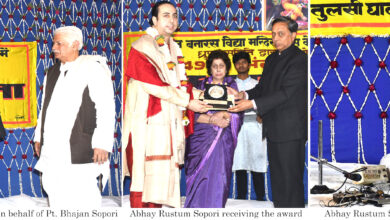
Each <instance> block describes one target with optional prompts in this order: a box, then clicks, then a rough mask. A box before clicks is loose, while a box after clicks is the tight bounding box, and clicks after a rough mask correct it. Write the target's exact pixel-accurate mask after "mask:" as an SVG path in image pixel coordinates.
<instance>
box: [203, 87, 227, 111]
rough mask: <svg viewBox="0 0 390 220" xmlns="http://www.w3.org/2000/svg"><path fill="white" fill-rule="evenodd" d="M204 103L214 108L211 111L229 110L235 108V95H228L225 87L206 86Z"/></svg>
mask: <svg viewBox="0 0 390 220" xmlns="http://www.w3.org/2000/svg"><path fill="white" fill-rule="evenodd" d="M203 101H205V102H206V103H207V104H208V105H211V106H213V107H212V108H210V110H227V109H228V108H230V107H233V106H234V95H228V93H227V88H226V86H225V85H215V84H206V85H205V91H204V100H203Z"/></svg>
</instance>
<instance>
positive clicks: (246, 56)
mask: <svg viewBox="0 0 390 220" xmlns="http://www.w3.org/2000/svg"><path fill="white" fill-rule="evenodd" d="M241 59H246V61H247V62H248V63H249V64H250V63H251V56H249V53H247V52H245V51H240V52H238V53H235V54H234V55H233V63H234V64H236V63H237V62H238V61H239V60H241Z"/></svg>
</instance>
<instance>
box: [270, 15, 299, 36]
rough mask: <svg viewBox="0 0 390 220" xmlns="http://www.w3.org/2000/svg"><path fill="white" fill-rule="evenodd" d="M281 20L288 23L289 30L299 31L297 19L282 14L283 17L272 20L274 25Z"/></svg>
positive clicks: (292, 31)
mask: <svg viewBox="0 0 390 220" xmlns="http://www.w3.org/2000/svg"><path fill="white" fill-rule="evenodd" d="M279 22H284V23H286V24H287V27H288V30H289V31H290V32H291V33H294V32H297V31H298V24H297V22H296V21H294V20H293V19H291V18H290V17H287V16H282V17H277V18H275V19H274V20H273V21H272V27H273V26H274V24H276V23H279Z"/></svg>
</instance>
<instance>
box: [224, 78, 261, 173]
mask: <svg viewBox="0 0 390 220" xmlns="http://www.w3.org/2000/svg"><path fill="white" fill-rule="evenodd" d="M236 82H237V86H238V90H239V91H245V90H249V89H252V88H253V87H255V86H256V85H257V83H258V81H257V80H255V79H253V78H251V77H248V78H247V79H245V80H241V79H239V78H237V79H236ZM256 117H257V115H256V112H255V111H254V110H253V109H251V110H248V111H246V112H245V116H244V123H243V124H242V126H241V130H240V133H239V134H238V139H237V147H236V150H235V151H234V159H233V168H232V170H233V171H236V170H249V171H254V172H262V173H264V172H267V142H266V140H265V139H264V140H263V139H262V128H263V125H262V124H260V123H258V122H257V121H256Z"/></svg>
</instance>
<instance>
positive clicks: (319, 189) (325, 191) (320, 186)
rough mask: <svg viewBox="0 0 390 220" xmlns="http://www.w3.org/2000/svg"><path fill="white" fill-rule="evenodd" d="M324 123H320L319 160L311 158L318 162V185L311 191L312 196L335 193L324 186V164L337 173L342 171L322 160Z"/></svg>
mask: <svg viewBox="0 0 390 220" xmlns="http://www.w3.org/2000/svg"><path fill="white" fill-rule="evenodd" d="M322 151H323V147H322V121H321V120H320V121H318V159H317V158H315V157H313V156H311V158H313V159H315V160H316V161H317V162H318V185H315V186H314V187H313V188H311V189H310V193H311V194H329V193H334V192H335V190H333V189H329V188H328V187H327V186H326V185H323V184H322V164H326V165H328V166H331V167H332V168H334V169H336V170H337V171H340V170H341V169H339V168H338V167H335V166H333V165H331V164H328V161H326V160H325V159H323V158H322ZM343 171H344V170H341V171H340V172H343Z"/></svg>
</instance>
